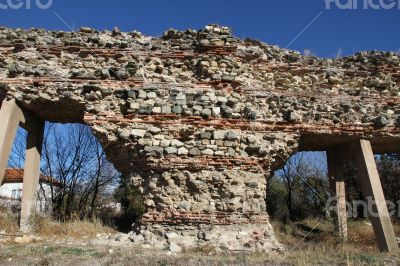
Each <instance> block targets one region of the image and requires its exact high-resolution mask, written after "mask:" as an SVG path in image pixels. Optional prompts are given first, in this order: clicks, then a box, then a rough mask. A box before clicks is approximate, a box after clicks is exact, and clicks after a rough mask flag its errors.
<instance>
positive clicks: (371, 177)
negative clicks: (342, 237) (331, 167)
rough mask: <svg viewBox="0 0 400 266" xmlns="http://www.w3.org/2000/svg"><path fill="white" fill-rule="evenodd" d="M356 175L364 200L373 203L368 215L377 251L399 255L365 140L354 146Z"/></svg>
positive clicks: (368, 143) (374, 164)
mask: <svg viewBox="0 0 400 266" xmlns="http://www.w3.org/2000/svg"><path fill="white" fill-rule="evenodd" d="M355 153H356V166H357V175H358V177H359V178H360V181H361V185H362V187H363V193H364V196H365V197H366V198H368V197H371V198H372V200H373V201H374V202H375V204H374V205H373V208H372V213H369V217H370V219H371V223H372V226H373V228H374V232H375V237H376V240H377V242H378V246H379V249H380V250H381V251H383V252H389V253H391V254H394V255H397V254H399V253H400V252H399V246H398V244H397V240H396V236H395V233H394V230H393V225H392V221H391V219H390V216H389V212H388V209H387V205H386V201H385V196H384V194H383V190H382V185H381V181H380V179H379V174H378V170H377V168H376V163H375V159H374V154H373V152H372V148H371V144H370V142H369V141H367V140H359V141H357V143H356V145H355Z"/></svg>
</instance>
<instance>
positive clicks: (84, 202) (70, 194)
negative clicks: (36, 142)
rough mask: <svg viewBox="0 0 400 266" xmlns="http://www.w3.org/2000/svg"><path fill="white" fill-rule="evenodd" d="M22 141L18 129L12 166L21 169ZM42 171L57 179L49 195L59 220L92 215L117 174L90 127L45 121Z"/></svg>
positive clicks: (22, 135)
mask: <svg viewBox="0 0 400 266" xmlns="http://www.w3.org/2000/svg"><path fill="white" fill-rule="evenodd" d="M24 142H25V136H24V134H23V132H20V133H19V134H18V137H17V140H16V142H15V145H14V148H13V152H12V156H11V159H10V165H11V167H14V168H23V165H21V162H23V161H24V160H23V158H24V156H25V154H24ZM41 173H42V174H43V175H45V176H51V177H53V178H54V179H56V180H57V181H58V182H59V186H54V185H52V186H51V193H50V195H49V197H50V200H51V202H52V203H53V213H54V215H55V216H56V217H57V218H59V219H61V220H65V219H70V218H71V217H73V216H78V217H80V218H83V217H90V218H92V217H93V216H94V215H95V210H96V208H97V207H98V205H99V204H100V202H101V197H102V196H103V195H104V193H105V192H106V191H107V189H108V187H109V186H111V185H113V182H114V181H115V180H117V179H118V176H119V173H118V172H117V171H116V170H115V169H114V167H113V166H112V165H111V164H110V163H109V162H108V161H107V159H106V156H105V154H104V152H103V150H102V147H101V145H100V144H99V143H98V141H97V139H96V137H95V136H93V135H92V133H91V131H90V128H89V127H87V126H85V125H80V124H69V125H60V124H52V123H46V128H45V134H44V142H43V150H42V161H41Z"/></svg>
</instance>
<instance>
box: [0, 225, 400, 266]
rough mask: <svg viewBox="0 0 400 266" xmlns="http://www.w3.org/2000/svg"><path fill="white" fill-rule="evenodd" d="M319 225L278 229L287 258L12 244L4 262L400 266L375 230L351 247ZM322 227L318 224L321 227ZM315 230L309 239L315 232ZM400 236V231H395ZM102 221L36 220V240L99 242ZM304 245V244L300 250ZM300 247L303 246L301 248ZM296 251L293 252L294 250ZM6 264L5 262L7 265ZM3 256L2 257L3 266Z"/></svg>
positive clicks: (354, 230)
mask: <svg viewBox="0 0 400 266" xmlns="http://www.w3.org/2000/svg"><path fill="white" fill-rule="evenodd" d="M319 222H320V220H318V219H307V220H305V221H301V222H296V223H288V224H282V223H276V222H274V223H273V226H274V229H275V233H276V236H277V238H278V239H279V241H281V242H282V243H284V244H285V245H286V246H287V248H288V250H287V251H285V252H269V253H235V252H227V253H216V252H215V251H214V249H213V248H212V247H210V246H204V247H202V248H198V249H188V250H186V252H184V253H182V254H180V255H178V256H170V257H169V256H166V255H165V254H166V253H165V252H166V251H161V250H152V249H141V248H140V247H137V246H136V247H133V246H132V247H129V248H125V249H123V248H121V249H115V250H114V253H113V254H109V252H108V248H105V247H90V248H89V247H88V248H86V247H80V246H73V247H71V246H62V245H52V244H50V243H46V244H41V243H35V244H30V245H15V244H10V245H7V246H5V249H4V250H3V255H4V256H3V259H4V260H5V259H7V258H10V257H13V258H16V261H15V262H16V263H15V264H14V265H20V264H24V263H25V262H26V261H32V259H33V258H39V259H41V260H49V262H50V264H52V263H55V262H57V261H64V262H66V264H69V265H73V264H82V263H83V262H85V261H86V262H92V261H91V259H90V258H89V257H88V255H87V254H88V253H90V255H91V256H92V257H95V259H96V260H99V261H100V262H101V263H102V264H106V265H114V264H117V265H119V264H121V263H122V264H130V263H131V262H132V261H135V263H136V264H137V265H139V264H145V265H182V266H183V265H210V266H212V265H277V263H279V262H280V261H281V260H283V259H284V260H283V262H282V265H400V258H397V257H393V256H389V255H387V254H383V253H380V252H379V251H378V249H377V247H376V242H375V237H374V234H373V230H372V226H371V225H369V224H368V223H367V222H365V221H350V222H349V241H348V242H347V243H346V244H343V243H341V242H340V241H339V240H338V238H337V237H335V234H334V226H333V224H332V223H331V222H330V221H327V220H324V221H322V222H321V223H319ZM318 223H319V224H318ZM317 224H318V226H317V227H316V230H314V231H313V232H311V233H310V234H308V232H309V231H310V229H311V228H314V227H315V225H317ZM4 225H6V226H8V227H7V228H9V229H7V230H10V231H12V230H16V221H15V219H14V220H12V219H10V220H7V221H6V220H4V219H3V220H2V219H1V218H0V226H1V228H3V226H4ZM395 231H396V233H400V226H399V225H395ZM114 232H115V231H114V230H113V229H111V228H109V227H105V226H104V225H102V224H101V223H100V222H99V221H94V222H88V221H79V220H75V221H70V222H66V223H62V224H58V223H55V222H54V221H52V220H51V219H49V218H36V219H35V234H36V235H38V236H42V237H54V236H56V237H57V236H58V237H64V238H65V237H66V236H67V234H68V235H69V236H71V237H74V238H75V239H79V238H82V237H84V236H86V237H89V238H91V237H95V235H96V234H98V233H114ZM299 243H300V244H299ZM298 244H299V245H298ZM292 249H293V250H292ZM4 260H3V262H5V261H4ZM1 263H2V256H1V254H0V265H1Z"/></svg>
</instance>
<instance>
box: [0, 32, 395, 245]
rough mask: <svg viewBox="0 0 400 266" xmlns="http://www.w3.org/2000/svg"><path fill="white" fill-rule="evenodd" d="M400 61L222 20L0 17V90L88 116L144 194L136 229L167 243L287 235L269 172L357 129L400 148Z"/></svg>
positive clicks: (47, 111) (139, 237)
mask: <svg viewBox="0 0 400 266" xmlns="http://www.w3.org/2000/svg"><path fill="white" fill-rule="evenodd" d="M21 44H23V45H21ZM88 46H89V47H88ZM399 64H400V62H399V55H397V54H395V53H390V52H376V51H373V52H363V53H357V54H356V55H354V56H349V57H344V58H338V59H320V58H316V57H310V56H302V55H300V53H298V52H295V51H290V50H286V49H281V48H279V47H276V46H271V45H268V44H265V43H261V42H259V41H256V40H251V39H246V40H241V39H238V38H236V37H234V36H233V35H232V32H231V30H230V29H229V28H226V27H220V26H217V25H209V26H207V27H205V28H204V29H202V30H199V31H194V30H187V31H178V30H172V29H171V30H168V31H166V32H165V34H164V35H163V37H161V38H153V37H147V36H144V35H142V34H138V33H137V32H120V31H119V30H118V31H116V30H114V31H112V32H110V31H103V32H99V31H95V30H93V29H90V28H82V29H81V31H80V32H78V33H74V32H60V31H51V32H50V31H44V30H41V29H30V30H20V29H15V30H13V29H7V28H0V95H1V96H0V97H1V98H4V99H16V100H17V102H18V103H19V104H20V105H22V106H23V107H25V108H26V109H28V110H30V111H31V112H33V113H34V114H35V115H37V116H39V117H41V118H42V119H45V120H50V121H56V122H78V123H86V124H88V125H89V126H90V127H91V128H92V130H93V133H94V134H95V135H96V136H97V137H98V138H99V140H100V141H101V143H102V144H103V145H104V146H105V147H106V149H105V152H106V154H107V156H108V159H109V160H110V161H111V162H112V163H113V164H114V165H115V167H116V168H117V169H118V170H119V171H121V172H122V173H123V174H124V176H126V177H129V178H130V179H131V180H132V183H133V184H134V185H135V186H136V187H138V188H139V190H140V191H141V193H142V195H143V202H144V203H145V205H146V208H147V212H146V213H145V214H144V215H143V217H141V219H140V220H139V221H137V222H136V224H135V226H134V232H132V233H131V234H130V235H129V239H130V241H133V243H134V244H140V245H150V246H153V247H160V248H166V249H168V248H170V247H171V245H172V244H173V245H176V246H177V247H185V248H186V247H188V246H197V245H213V246H216V247H218V248H220V249H225V250H267V251H269V250H273V249H281V248H282V246H281V245H280V244H279V243H278V242H277V241H276V239H275V237H274V234H273V230H272V227H271V225H270V223H269V219H268V215H267V213H266V208H265V197H266V195H265V193H266V192H265V188H266V185H267V184H266V178H265V177H266V175H269V174H270V173H271V172H272V171H274V170H276V169H278V168H279V167H282V165H283V164H284V160H286V159H287V158H288V157H289V156H290V155H291V154H293V153H295V152H297V151H299V150H326V149H327V148H329V147H331V146H333V145H337V144H341V143H344V142H345V141H349V140H353V139H357V138H365V139H369V140H371V142H372V145H373V147H374V150H375V151H376V152H388V151H391V152H395V151H398V150H399V149H400V137H399V136H400V134H399V133H400V130H399V124H400V122H399V121H400V119H399V117H400V107H399V106H400V105H399V102H400V101H399V97H400V92H399V85H400V65H399ZM1 98H0V99H1ZM172 235H173V236H175V237H174V238H173V241H172V240H171V239H170V237H171V236H172ZM171 241H172V242H171ZM177 249H179V248H177ZM174 250H175V247H174Z"/></svg>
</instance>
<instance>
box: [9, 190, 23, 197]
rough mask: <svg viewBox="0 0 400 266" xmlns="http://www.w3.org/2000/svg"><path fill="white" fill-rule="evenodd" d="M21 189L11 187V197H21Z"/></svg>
mask: <svg viewBox="0 0 400 266" xmlns="http://www.w3.org/2000/svg"><path fill="white" fill-rule="evenodd" d="M21 195H22V189H13V190H12V192H11V198H12V199H21Z"/></svg>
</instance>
